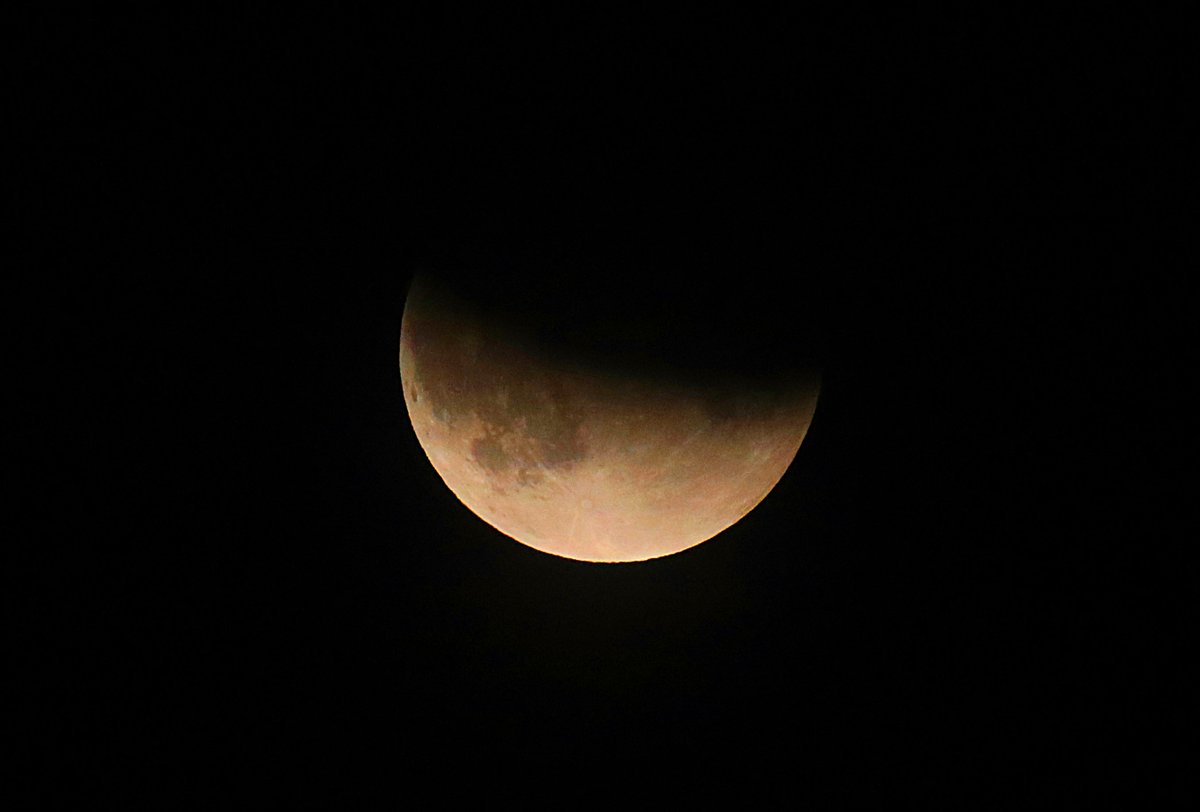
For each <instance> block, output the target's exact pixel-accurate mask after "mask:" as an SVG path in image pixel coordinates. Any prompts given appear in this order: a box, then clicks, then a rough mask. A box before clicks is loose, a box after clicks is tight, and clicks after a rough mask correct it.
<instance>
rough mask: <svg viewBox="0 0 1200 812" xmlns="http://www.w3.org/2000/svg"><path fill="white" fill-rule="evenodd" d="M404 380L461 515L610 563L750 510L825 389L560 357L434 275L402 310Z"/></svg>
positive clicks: (413, 415)
mask: <svg viewBox="0 0 1200 812" xmlns="http://www.w3.org/2000/svg"><path fill="white" fill-rule="evenodd" d="M664 318H669V317H664ZM400 376H401V384H402V387H403V392H404V401H405V404H406V406H407V409H408V416H409V418H410V420H411V421H412V426H413V429H414V431H415V432H416V435H417V438H418V440H419V441H420V444H421V447H422V448H423V449H424V451H425V453H426V455H427V456H428V457H429V461H430V463H432V465H433V467H434V469H435V470H436V471H437V473H438V474H439V475H440V476H441V478H442V480H443V481H444V482H445V483H446V485H447V486H448V487H449V488H450V490H451V491H453V493H454V494H455V496H457V497H458V499H459V500H460V501H461V502H462V503H463V504H464V505H465V506H466V507H468V508H469V509H470V510H471V511H473V512H474V513H475V514H476V515H477V516H478V517H479V518H481V519H483V520H484V521H485V522H487V523H488V524H490V525H491V526H492V527H494V528H495V529H497V530H499V531H500V532H501V533H504V534H505V535H507V536H510V537H511V538H513V539H515V540H517V541H518V542H521V543H522V544H525V545H528V546H529V547H532V548H534V549H536V550H540V551H542V552H545V553H550V554H552V555H556V556H562V557H565V558H570V559H575V560H579V561H592V562H610V563H611V562H633V561H644V560H647V559H652V558H658V557H661V556H666V555H671V554H673V553H678V552H680V551H683V550H686V549H688V548H690V547H694V546H695V545H697V544H700V543H701V542H704V541H706V540H708V539H711V538H712V537H713V536H715V535H717V534H718V533H720V532H722V531H723V530H725V529H726V528H728V527H730V526H731V525H733V524H734V523H735V522H737V521H738V520H739V519H741V518H742V517H743V516H745V515H746V514H747V513H749V512H750V511H751V510H752V509H754V507H755V506H757V505H758V504H759V503H760V502H761V501H762V500H763V499H764V498H765V497H766V496H767V494H768V493H769V492H770V491H771V490H772V489H773V488H774V487H775V485H776V484H777V483H778V482H779V480H780V478H781V477H782V476H783V474H784V472H785V471H786V470H787V469H788V466H789V465H790V464H791V462H792V460H793V458H794V457H795V456H796V453H797V451H798V450H799V448H800V445H801V443H802V442H803V440H804V437H805V434H806V432H807V431H808V428H809V424H810V423H811V421H812V417H813V413H814V410H815V408H816V402H817V395H818V392H819V389H820V383H819V379H818V378H817V376H816V374H815V373H810V374H805V375H802V376H799V377H795V376H793V377H791V378H789V379H787V380H772V381H765V382H764V381H762V380H758V379H753V380H752V379H750V378H745V377H739V376H737V375H724V376H722V377H720V378H719V379H716V380H705V381H704V382H703V384H697V383H696V382H694V381H689V380H685V379H681V377H680V376H677V375H666V374H663V375H658V374H654V373H653V371H647V370H646V369H642V368H639V369H636V370H623V369H620V368H619V366H614V365H612V364H609V365H604V364H599V363H595V362H594V359H592V358H577V357H572V356H570V355H564V354H563V353H561V352H554V351H552V349H550V348H549V347H548V345H547V342H546V341H545V340H544V337H543V336H540V335H538V334H537V332H536V331H532V330H529V329H525V328H524V327H523V326H522V325H520V324H516V323H513V322H512V321H511V320H506V319H505V318H503V314H500V313H495V312H491V311H490V310H489V307H488V306H487V305H486V304H481V303H480V302H478V301H469V300H467V299H465V298H463V297H461V296H459V295H456V294H455V293H454V292H451V291H450V290H448V289H447V288H446V287H445V286H442V285H439V284H438V283H437V282H436V280H432V279H430V278H428V276H419V277H417V278H416V279H415V280H414V282H413V285H412V287H411V289H410V290H409V295H408V298H407V301H406V303H405V308H404V315H403V319H402V323H401V334H400Z"/></svg>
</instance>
